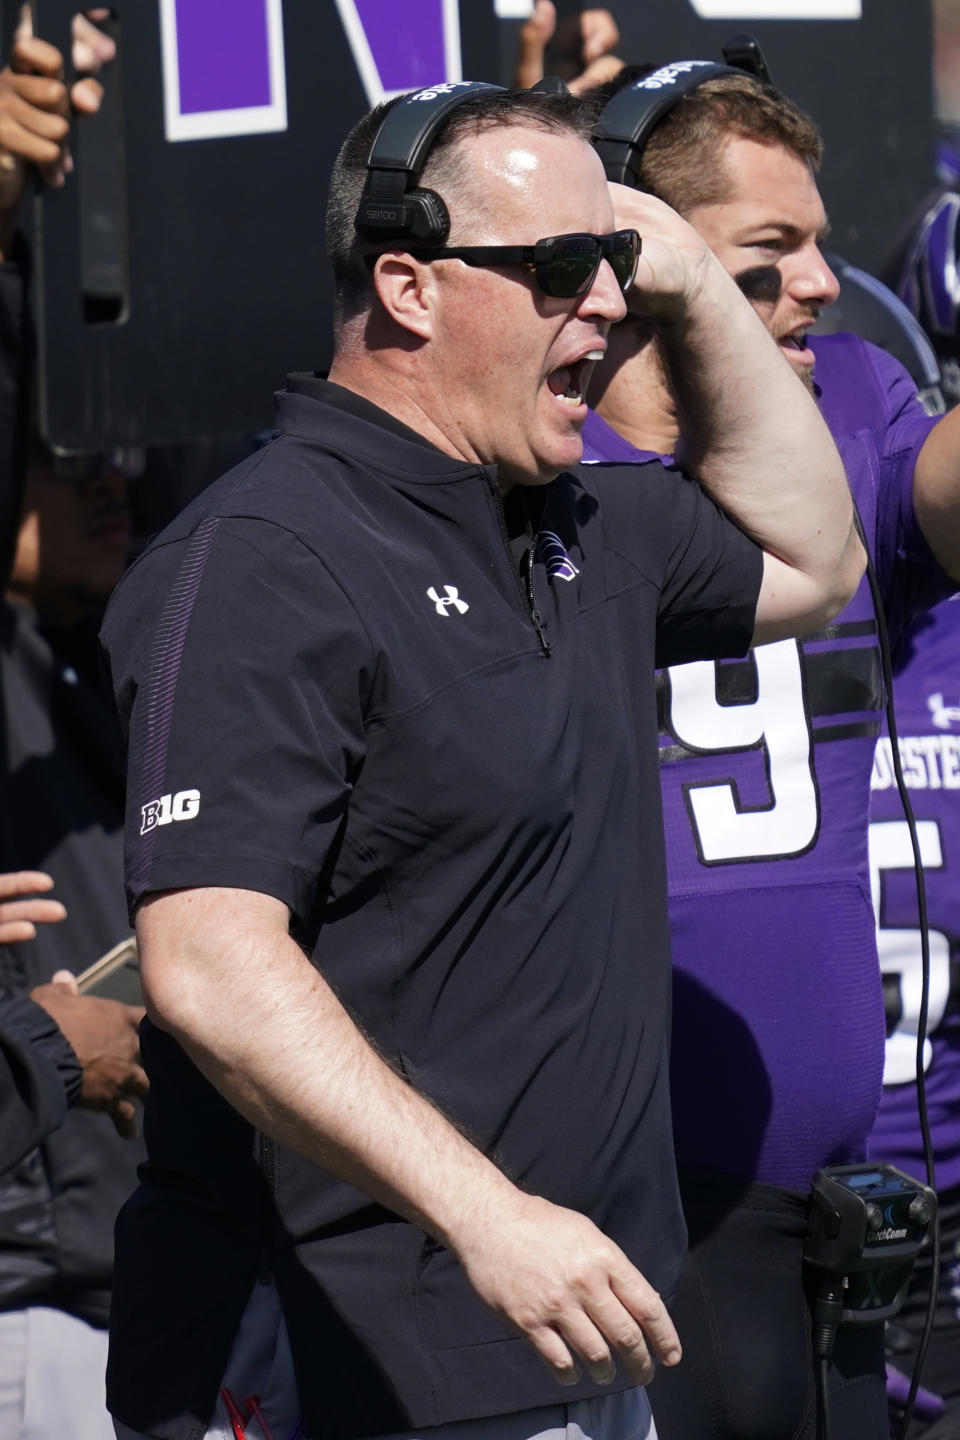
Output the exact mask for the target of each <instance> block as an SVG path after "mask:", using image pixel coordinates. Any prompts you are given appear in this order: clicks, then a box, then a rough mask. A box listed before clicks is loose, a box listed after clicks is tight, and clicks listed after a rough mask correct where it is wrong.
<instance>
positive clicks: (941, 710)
mask: <svg viewBox="0 0 960 1440" xmlns="http://www.w3.org/2000/svg"><path fill="white" fill-rule="evenodd" d="M927 709H928V710H929V711H930V714H931V716H932V717H933V723H934V725H936V727H937V729H938V730H949V729H950V726H951V725H960V705H944V703H943V693H942V692H938V693H937V694H936V695H928V696H927Z"/></svg>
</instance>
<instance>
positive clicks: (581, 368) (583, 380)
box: [547, 350, 604, 407]
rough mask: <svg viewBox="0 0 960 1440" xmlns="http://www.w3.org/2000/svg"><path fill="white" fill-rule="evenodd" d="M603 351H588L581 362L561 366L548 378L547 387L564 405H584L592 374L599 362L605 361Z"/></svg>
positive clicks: (576, 361)
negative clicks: (588, 382)
mask: <svg viewBox="0 0 960 1440" xmlns="http://www.w3.org/2000/svg"><path fill="white" fill-rule="evenodd" d="M603 355H604V352H603V351H602V350H588V351H587V353H586V355H582V356H581V357H580V359H579V360H572V361H571V362H570V364H569V365H561V366H560V367H559V368H558V369H556V370H552V371H551V372H550V374H549V375H548V376H547V386H548V388H549V390H550V393H551V394H552V395H555V396H556V397H557V399H558V400H559V401H560V402H561V404H564V405H571V406H573V407H576V406H578V405H582V404H583V397H584V393H585V391H586V388H587V381H588V379H589V378H590V373H591V371H592V370H593V367H594V365H595V364H596V362H597V361H598V360H602V359H603Z"/></svg>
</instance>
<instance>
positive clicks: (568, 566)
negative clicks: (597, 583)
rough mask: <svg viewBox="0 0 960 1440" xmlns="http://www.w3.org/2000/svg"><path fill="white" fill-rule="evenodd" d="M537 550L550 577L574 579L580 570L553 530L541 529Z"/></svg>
mask: <svg viewBox="0 0 960 1440" xmlns="http://www.w3.org/2000/svg"><path fill="white" fill-rule="evenodd" d="M537 550H538V552H539V555H540V559H541V560H542V561H543V563H544V566H545V567H546V571H547V574H548V575H549V576H550V578H551V579H557V580H574V579H575V578H576V577H577V576H578V575H579V574H580V571H579V570H578V569H577V567H576V565H574V563H573V561H572V560H571V559H570V556H569V555H568V554H567V552H566V548H565V547H564V543H563V541H562V540H561V539H560V536H559V535H557V534H556V533H555V532H554V531H553V530H541V531H540V534H539V535H538V536H537Z"/></svg>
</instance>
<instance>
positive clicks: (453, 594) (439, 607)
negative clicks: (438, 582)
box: [427, 585, 470, 619]
mask: <svg viewBox="0 0 960 1440" xmlns="http://www.w3.org/2000/svg"><path fill="white" fill-rule="evenodd" d="M443 589H444V594H443V596H442V597H441V596H439V595H438V594H437V587H436V586H435V585H431V586H430V589H429V590H428V591H427V599H428V600H432V601H433V603H434V606H435V607H436V611H437V614H438V615H442V616H443V617H444V619H446V617H447V616H448V615H449V614H450V609H451V606H452V607H453V609H454V610H456V612H457V614H458V615H466V613H467V611H468V610H469V609H470V606H469V605H468V604H467V602H466V600H461V599H460V596H459V595H458V593H457V587H456V585H444V587H443Z"/></svg>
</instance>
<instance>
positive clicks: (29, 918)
mask: <svg viewBox="0 0 960 1440" xmlns="http://www.w3.org/2000/svg"><path fill="white" fill-rule="evenodd" d="M52 889H53V881H52V880H51V878H50V876H49V875H44V874H43V872H42V871H40V870H18V871H15V872H14V873H12V874H7V875H0V945H14V944H16V942H17V941H19V940H32V939H33V938H34V936H35V935H36V933H37V928H36V927H37V926H38V925H54V924H56V922H57V921H58V920H63V919H65V918H66V914H67V912H66V910H65V909H64V907H63V906H62V905H61V904H60V901H59V900H37V899H35V898H31V899H28V900H19V899H15V898H14V897H15V896H19V895H28V896H31V897H32V896H33V895H34V892H35V891H37V890H40V891H44V890H52Z"/></svg>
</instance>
